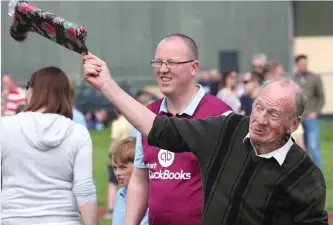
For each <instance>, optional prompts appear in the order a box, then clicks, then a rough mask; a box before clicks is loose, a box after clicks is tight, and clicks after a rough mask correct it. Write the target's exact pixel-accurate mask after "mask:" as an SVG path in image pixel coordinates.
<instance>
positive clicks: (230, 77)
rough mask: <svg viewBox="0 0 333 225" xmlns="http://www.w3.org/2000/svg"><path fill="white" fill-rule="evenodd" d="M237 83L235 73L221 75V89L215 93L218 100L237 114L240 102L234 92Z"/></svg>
mask: <svg viewBox="0 0 333 225" xmlns="http://www.w3.org/2000/svg"><path fill="white" fill-rule="evenodd" d="M236 83H237V74H236V72H235V71H229V72H225V73H223V74H222V81H221V89H220V90H219V92H218V93H217V96H216V97H218V98H219V99H221V100H222V101H224V102H225V103H227V104H228V105H229V106H230V107H231V108H232V110H233V111H234V112H236V113H239V112H240V110H241V102H240V100H239V98H238V96H237V93H236V91H235V87H236Z"/></svg>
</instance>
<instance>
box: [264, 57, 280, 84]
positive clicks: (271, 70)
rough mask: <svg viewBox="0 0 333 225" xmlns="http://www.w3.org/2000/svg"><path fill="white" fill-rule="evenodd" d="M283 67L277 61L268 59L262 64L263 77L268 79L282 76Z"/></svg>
mask: <svg viewBox="0 0 333 225" xmlns="http://www.w3.org/2000/svg"><path fill="white" fill-rule="evenodd" d="M284 75H285V69H284V67H283V65H282V64H281V63H279V62H278V61H269V62H267V63H266V65H265V66H264V79H265V80H270V79H273V78H275V77H279V76H284Z"/></svg>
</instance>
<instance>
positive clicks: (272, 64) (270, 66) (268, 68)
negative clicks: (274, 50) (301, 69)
mask: <svg viewBox="0 0 333 225" xmlns="http://www.w3.org/2000/svg"><path fill="white" fill-rule="evenodd" d="M280 65H282V64H281V63H279V62H278V61H274V60H273V61H269V62H267V63H266V64H265V66H264V71H265V73H274V72H275V71H276V69H277V67H278V66H280Z"/></svg>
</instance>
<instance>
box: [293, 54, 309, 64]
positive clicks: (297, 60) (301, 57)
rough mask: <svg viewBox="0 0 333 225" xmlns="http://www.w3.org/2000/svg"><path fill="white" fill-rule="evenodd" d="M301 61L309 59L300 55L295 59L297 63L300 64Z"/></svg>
mask: <svg viewBox="0 0 333 225" xmlns="http://www.w3.org/2000/svg"><path fill="white" fill-rule="evenodd" d="M301 59H308V57H307V56H306V55H304V54H301V55H298V56H296V57H295V62H296V63H298V62H299V61H300V60H301Z"/></svg>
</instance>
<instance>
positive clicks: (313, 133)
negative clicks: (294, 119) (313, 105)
mask: <svg viewBox="0 0 333 225" xmlns="http://www.w3.org/2000/svg"><path fill="white" fill-rule="evenodd" d="M302 125H303V128H304V142H305V146H306V149H307V151H308V152H309V153H310V155H311V156H312V159H313V161H314V162H315V164H316V165H317V166H318V167H319V168H320V169H322V156H321V152H320V122H319V119H318V118H309V119H305V120H303V122H302Z"/></svg>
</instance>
